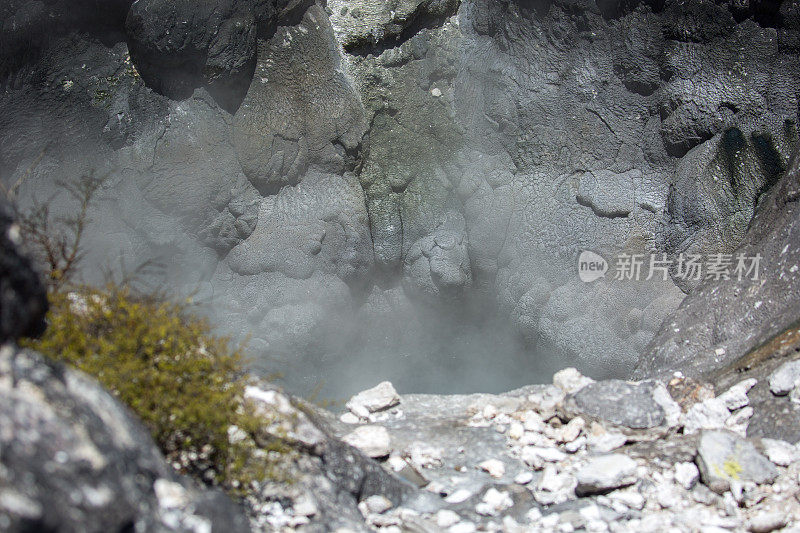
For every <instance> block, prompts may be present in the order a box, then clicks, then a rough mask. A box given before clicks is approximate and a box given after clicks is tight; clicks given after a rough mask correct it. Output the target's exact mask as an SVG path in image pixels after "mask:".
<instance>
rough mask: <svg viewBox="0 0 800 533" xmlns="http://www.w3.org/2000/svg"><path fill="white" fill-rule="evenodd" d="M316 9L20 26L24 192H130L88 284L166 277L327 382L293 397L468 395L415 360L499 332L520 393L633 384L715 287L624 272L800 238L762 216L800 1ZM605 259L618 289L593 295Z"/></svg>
mask: <svg viewBox="0 0 800 533" xmlns="http://www.w3.org/2000/svg"><path fill="white" fill-rule="evenodd" d="M101 4H102V5H101ZM322 4H323V3H322V2H320V3H319V4H317V3H314V2H312V1H311V0H308V1H305V0H292V1H288V0H246V1H237V2H233V1H229V0H203V1H199V2H188V1H185V0H181V1H167V0H139V1H138V2H135V3H131V2H129V1H125V0H120V1H115V2H103V3H99V2H95V1H93V0H92V1H88V0H87V1H86V2H81V3H80V5H78V4H75V3H74V2H66V1H55V0H54V1H48V2H23V1H21V0H13V1H9V2H5V3H4V5H3V6H2V7H0V10H2V12H1V14H2V16H3V20H4V21H7V24H5V25H4V32H3V37H2V39H3V42H2V44H3V45H4V46H3V48H2V52H0V56H2V57H0V62H2V69H0V78H2V79H1V80H0V81H2V84H3V86H4V87H7V88H8V90H7V91H5V92H3V94H2V95H0V130H2V131H3V132H4V134H3V136H2V139H0V141H1V142H0V162H1V163H0V164H1V165H2V168H1V169H0V170H2V175H3V176H4V178H3V179H4V183H7V184H11V183H17V182H18V181H20V178H21V177H23V176H29V178H30V179H28V178H26V179H24V180H21V182H20V183H21V185H20V193H21V197H22V198H23V199H25V200H26V201H28V202H30V201H31V199H32V197H33V196H35V195H36V194H39V195H40V196H42V197H44V196H45V195H50V194H52V193H54V192H57V190H58V187H57V185H56V183H57V182H58V181H59V180H60V179H63V178H72V177H75V176H80V175H81V174H82V173H85V172H88V171H90V170H92V169H94V170H97V172H100V173H106V172H108V173H110V174H111V175H112V179H110V180H109V184H108V187H107V191H106V192H107V194H106V195H105V197H104V201H103V202H102V204H101V205H98V206H96V208H95V209H94V212H93V213H92V215H93V220H95V225H96V227H97V229H94V227H92V228H90V230H89V231H88V233H87V243H89V248H90V250H91V253H90V257H88V258H87V265H93V266H94V265H101V264H104V261H107V260H108V258H109V256H110V257H113V258H116V257H118V256H121V257H123V258H125V259H126V260H128V261H127V264H131V263H135V264H138V263H140V262H142V261H144V262H148V264H149V263H154V264H158V265H163V268H161V269H160V270H159V271H157V272H152V273H151V274H150V276H149V279H148V281H149V282H152V283H153V284H154V285H159V286H160V285H166V286H170V287H175V288H176V291H178V292H180V293H182V294H195V295H197V296H198V299H199V300H203V301H204V302H205V303H206V304H207V305H208V309H209V310H210V311H209V314H211V315H213V318H215V319H217V321H218V322H219V323H221V324H224V327H225V328H226V329H227V330H228V331H229V332H230V333H232V334H233V335H234V336H236V337H241V338H244V337H246V336H247V335H248V334H252V342H251V343H250V344H251V347H252V348H253V350H254V351H256V352H258V354H259V357H257V358H256V359H257V364H258V366H259V368H262V367H264V368H266V367H269V366H270V363H274V362H275V361H288V360H291V361H295V362H296V363H297V367H298V368H303V369H306V368H320V365H319V364H318V363H320V362H321V361H324V362H325V365H326V367H325V368H326V369H325V371H321V372H319V373H317V374H316V375H314V376H308V375H303V376H300V375H295V374H299V373H300V372H299V371H298V372H296V373H289V372H287V373H286V374H287V380H288V381H289V382H290V383H291V385H293V386H294V387H297V388H298V389H302V388H306V389H310V388H313V385H311V382H314V381H315V380H318V379H320V380H321V379H323V378H329V377H331V376H330V375H328V374H329V372H328V370H329V369H330V368H329V367H336V368H335V370H336V372H334V375H336V376H337V378H338V377H339V376H347V375H350V374H353V373H354V372H353V371H354V370H356V369H357V370H358V371H359V374H365V373H371V375H370V376H369V377H368V378H364V379H365V380H372V377H373V376H376V375H378V376H379V377H380V378H381V379H385V378H390V377H392V376H391V375H385V374H383V373H382V372H383V371H384V369H390V370H391V372H392V373H393V374H396V375H397V378H398V379H396V380H395V381H396V382H397V383H398V384H402V385H403V386H406V385H407V386H408V387H410V386H413V385H414V384H416V383H420V380H419V379H417V377H416V376H418V375H424V376H426V380H425V382H426V383H427V382H431V383H434V384H442V383H445V384H447V385H449V386H454V385H453V383H461V382H464V383H467V382H469V381H473V382H474V380H452V379H449V377H448V374H447V372H444V371H443V370H442V367H443V366H444V365H441V364H439V362H440V361H439V359H446V358H447V357H446V356H447V354H444V353H443V354H442V355H441V356H437V357H429V353H428V351H427V350H425V349H419V347H418V344H417V342H418V341H420V339H423V340H422V341H421V344H423V345H425V346H431V345H435V346H437V347H439V348H440V350H439V351H441V352H446V348H447V347H450V346H453V345H454V344H455V342H454V338H455V340H458V341H461V340H463V342H464V344H465V345H469V344H470V341H474V339H470V338H469V333H465V332H464V330H466V331H469V330H470V329H471V328H470V327H464V328H462V329H459V327H458V326H462V325H464V324H469V325H470V326H471V325H482V324H485V323H486V317H487V316H491V317H492V318H493V319H495V320H497V321H498V323H501V324H510V327H509V330H510V331H509V332H508V334H505V332H504V333H503V334H502V335H500V334H499V333H498V334H497V335H498V342H492V343H491V344H493V345H494V346H497V347H498V348H501V350H500V351H501V352H502V353H503V355H502V356H499V357H500V359H501V360H502V361H503V362H504V364H507V365H510V366H515V367H516V368H526V369H530V370H529V372H530V374H529V375H528V376H521V375H520V373H519V372H508V374H509V375H510V376H511V377H510V378H506V377H504V378H503V380H504V382H505V381H508V380H510V379H514V378H516V379H517V381H516V382H515V383H514V385H513V386H521V385H522V384H524V383H527V382H531V381H533V380H534V378H535V377H540V376H541V375H542V374H549V373H550V372H551V371H552V370H555V369H556V368H560V367H562V366H566V365H573V366H577V367H579V368H580V369H581V370H583V371H584V372H591V373H592V375H593V377H596V378H601V377H618V378H624V377H628V374H629V371H630V368H631V366H632V365H634V364H635V362H636V360H637V358H638V356H639V354H640V352H641V351H642V350H644V348H645V347H646V346H647V345H648V343H649V341H650V340H651V339H652V337H653V335H654V334H655V333H656V332H657V331H659V328H660V326H661V323H662V321H663V320H664V318H665V317H667V316H669V314H670V313H671V312H672V311H674V310H675V308H676V307H677V306H678V304H679V302H680V301H681V300H682V299H683V297H684V295H685V293H684V292H683V291H690V290H693V289H695V287H696V286H697V283H696V282H695V280H684V279H682V278H680V277H679V276H678V274H677V273H676V272H675V271H674V269H673V270H671V271H669V272H665V276H662V275H660V274H658V275H655V276H650V277H651V279H650V280H649V281H645V280H642V281H639V282H636V281H633V280H627V279H626V280H623V279H615V278H616V277H617V276H616V275H615V274H616V273H617V272H615V270H617V268H616V267H617V266H618V265H617V261H616V260H617V259H618V257H617V256H618V255H619V254H622V253H624V254H629V255H639V254H641V255H643V256H644V257H643V260H644V262H645V263H647V265H645V267H649V263H648V261H647V260H648V254H650V253H653V252H655V253H657V254H668V257H669V258H671V259H675V258H677V257H679V256H680V254H681V253H683V254H685V255H686V254H692V255H694V254H703V255H709V254H715V253H723V254H731V253H733V251H734V250H735V249H737V247H738V246H740V245H741V246H744V247H746V246H748V243H750V244H752V243H755V242H756V241H757V240H758V239H757V236H756V235H755V234H754V233H753V230H752V228H754V227H756V226H763V225H764V223H762V222H758V220H759V219H760V218H762V219H763V218H765V217H766V218H768V219H770V220H773V219H775V220H777V218H776V217H783V216H784V215H778V214H777V213H778V211H781V210H773V211H774V213H773V214H769V215H760V214H759V213H760V212H762V211H765V209H762V207H764V206H766V202H767V199H768V198H774V195H773V196H770V195H772V194H773V191H774V190H775V187H776V183H777V182H778V181H779V179H780V176H781V174H782V172H783V171H784V170H785V169H786V168H787V167H788V160H789V154H790V153H791V151H792V149H793V148H794V146H795V145H796V144H797V142H798V137H797V129H796V123H797V101H798V100H797V94H796V91H795V89H794V88H795V87H796V86H797V82H798V80H800V62H799V61H798V59H797V53H796V52H797V50H798V45H797V43H798V42H800V37H798V35H799V32H800V27H798V25H797V13H796V11H797V9H796V6H794V4H790V3H789V2H783V4H782V7H781V8H780V9H777V7H776V8H775V9H773V7H772V6H773V4H772V3H770V4H769V7H765V6H767V4H766V3H764V2H750V3H740V2H727V3H722V2H711V1H708V0H689V1H688V2H686V1H677V0H667V1H664V2H638V1H633V2H622V3H620V2H607V1H592V0H590V1H588V2H578V3H576V2H574V1H573V0H555V1H552V2H544V3H536V2H533V3H531V2H520V1H517V0H498V1H493V2H485V1H482V0H480V1H479V0H461V1H457V0H396V1H391V2H386V1H382V0H358V1H348V2H344V1H332V0H331V1H329V2H327V3H325V5H324V6H323V5H322ZM775 5H776V6H777V4H775ZM71 6H72V7H73V9H72V10H70V7H71ZM100 19H102V20H104V21H105V22H103V23H102V24H100V23H99V22H98V20H100ZM53 21H59V23H58V24H56V23H54V22H53ZM28 44H30V46H29V47H28V48H29V49H30V52H26V53H21V52H22V50H23V49H26V48H25V47H26V46H27V45H28ZM709 65H713V66H714V68H711V67H709ZM717 67H719V68H717ZM75 131H80V132H81V134H80V135H75V134H74V132H75ZM75 154H81V156H80V157H76V156H75ZM29 170H31V171H30V172H28V171H29ZM791 196H792V195H791V194H788V196H786V197H787V198H788V197H791ZM770 201H773V200H770ZM780 201H781V200H778V202H779V203H780ZM791 203H792V202H789V204H791ZM787 206H788V207H787V209H788V210H791V209H792V208H791V205H788V204H787ZM757 207H758V208H757ZM767 211H768V210H767ZM781 212H783V211H781ZM754 215H755V219H753V217H754ZM781 220H783V222H780V221H778V222H776V225H775V228H778V227H779V226H781V225H783V226H785V223H784V222H786V221H787V220H788V218H781ZM751 221H752V223H751ZM748 227H749V228H751V234H752V235H751V236H749V237H748V236H746V234H747V231H748ZM765 231H766V230H765ZM776 231H778V230H777V229H776ZM785 237H786V236H785ZM775 238H776V239H777V240H781V239H783V238H784V237H778V236H776V237H775ZM786 238H789V237H786ZM743 239H744V241H742V240H743ZM776 242H777V241H776ZM781 242H783V241H781ZM787 242H788V241H787ZM776 246H777V244H776ZM790 248H791V247H790ZM588 249H591V250H594V251H595V252H597V253H599V254H600V255H601V256H603V257H604V258H605V260H606V261H607V262H608V263H609V267H610V269H609V271H607V272H606V276H605V278H600V279H597V280H595V281H594V282H592V283H583V282H581V281H580V279H579V278H578V277H577V276H576V272H575V270H576V268H575V262H576V261H575V260H576V258H577V257H578V256H579V254H580V253H581V252H582V251H584V250H588ZM791 249H793V248H791ZM791 249H790V250H789V251H787V252H786V254H785V255H784V257H790V256H791ZM741 250H747V251H748V253H749V251H750V248H741ZM781 250H782V246H781V247H780V249H778V250H777V252H778V253H779V252H780V251H781ZM770 253H772V252H770ZM762 255H764V254H763V253H762ZM134 256H135V259H131V258H133V257H134ZM766 263H767V262H766V256H765V261H764V267H765V268H767V265H766ZM772 264H774V262H773V263H772ZM786 265H787V268H791V265H789V264H788V263H786ZM87 271H89V273H92V272H94V270H93V267H87ZM650 273H651V274H652V272H650ZM640 274H641V276H640V277H642V278H645V277H647V274H648V272H647V268H644V270H643V271H642V272H641V273H640ZM771 274H772V275H773V277H774V275H779V272H778V271H775V272H772V273H771ZM764 275H765V276H766V271H765V272H764ZM664 278H666V279H664ZM787 279H789V278H783V280H782V281H781V282H780V283H784V282H785V283H789V284H791V283H792V282H791V281H787ZM698 281H699V280H698ZM768 285H769V286H770V287H772V286H773V285H774V284H772V283H770V284H768ZM734 286H735V287H738V288H739V289H742V290H745V289H749V287H750V286H749V285H748V286H747V287H745V286H744V285H742V284H734V283H731V284H728V285H726V287H728V288H727V289H725V290H729V291H732V292H735V290H739V289H735V290H734V288H733V287H734ZM785 288H786V287H782V288H780V289H776V290H777V291H780V290H784V289H785ZM697 290H698V291H700V292H702V291H703V289H702V288H701V289H697ZM709 290H710V289H709ZM771 290H772V289H766V288H761V289H759V291H761V292H759V293H758V294H757V295H755V296H753V298H750V299H748V300H747V305H752V306H755V304H756V303H757V302H759V301H762V302H763V304H762V305H761V306H760V307H759V308H758V309H756V308H755V307H753V308H752V310H753V313H754V315H753V316H754V318H755V319H756V320H758V321H760V322H761V323H766V322H769V321H770V317H771V316H772V315H771V314H770V315H769V316H766V315H767V314H769V313H773V311H772V310H770V309H773V308H775V311H774V312H775V313H777V314H780V313H786V314H789V313H790V312H792V311H793V309H791V308H790V306H791V305H792V304H784V303H778V304H777V307H775V306H773V305H772V304H770V303H768V302H770V301H771V298H772V299H774V300H775V301H776V302H778V298H777V296H775V295H774V294H772V293H770V292H769V291H771ZM765 291H766V292H765ZM775 294H778V293H777V292H776V293H775ZM693 296H696V297H700V296H699V295H693ZM751 296H752V295H751ZM789 300H790V301H794V300H793V299H789ZM687 305H688V304H687ZM737 305H744V304H742V303H741V302H740V303H739V304H737ZM778 308H780V309H778ZM687 309H688V308H687ZM720 309H730V306H723V307H721V308H720ZM720 312H722V311H720ZM685 314H686V315H687V316H688V315H691V314H692V312H691V311H687V312H686V313H685ZM699 314H702V313H701V312H700V311H698V315H699ZM420 317H423V318H420ZM442 317H445V318H442ZM452 317H456V318H455V319H454V320H455V322H456V325H455V326H456V327H448V326H451V325H452V324H450V323H449V322H448V320H450V319H451V318H452ZM687 320H691V321H692V322H694V318H691V319H687ZM773 322H774V321H773ZM719 323H720V324H729V323H731V321H729V320H727V318H725V317H720V319H719ZM375 324H380V327H376V326H375ZM677 327H678V329H681V330H682V331H684V332H685V331H687V328H686V327H683V328H681V327H680V325H679V326H677ZM728 327H731V328H737V327H740V326H727V325H726V326H723V329H724V328H728ZM377 330H382V331H377ZM712 330H713V328H712ZM669 331H671V329H669V328H667V329H665V330H664V335H665V336H666V335H668V334H669ZM720 331H721V332H722V333H724V331H723V330H720ZM707 333H708V332H706V333H702V332H697V335H698V336H703V335H707ZM728 333H730V335H731V336H738V337H740V338H745V337H746V336H747V335H748V332H746V331H730V332H728ZM728 333H724V335H723V336H727V335H728ZM739 333H741V335H739ZM520 334H521V335H520ZM712 337H713V336H712ZM520 338H522V339H523V340H524V343H520V342H518V339H520ZM712 340H713V339H703V340H702V342H700V341H699V340H698V342H693V346H697V347H698V349H700V348H699V347H701V346H702V347H703V348H702V349H703V350H705V348H707V347H709V348H711V349H712V351H714V350H716V348H718V346H716V344H717V341H714V342H713V343H712V342H711V341H712ZM665 342H666V341H665V340H664V338H663V337H662V338H661V339H660V340H659V341H658V346H662V347H664V346H666V344H665ZM473 344H474V343H473ZM710 344H714V346H710ZM706 345H709V346H706ZM653 346H656V345H653ZM725 348H726V350H728V351H727V352H726V353H727V354H728V356H730V357H734V358H735V357H738V355H741V354H740V353H739V349H738V348H736V347H735V346H733V345H731V346H725ZM654 349H655V348H652V347H651V349H650V350H649V351H653V350H654ZM663 350H667V348H663ZM298 354H302V355H298ZM375 354H385V355H384V356H383V357H379V356H376V355H375ZM549 354H552V357H548V355H549ZM401 357H402V358H410V359H403V360H405V361H407V362H408V364H407V365H392V364H391V363H393V362H395V361H396V360H400V359H401ZM523 357H525V358H526V359H527V360H526V361H525V364H518V361H519V359H522V358H523ZM648 357H650V356H648ZM671 357H672V356H671V355H664V354H663V353H661V352H659V354H655V355H652V358H653V362H652V363H647V362H643V363H642V367H641V368H642V374H640V375H642V376H643V375H645V374H650V373H651V371H652V373H655V372H656V371H657V367H661V366H662V362H663V361H662V359H670V358H671ZM298 358H299V359H302V360H300V361H297V360H298ZM434 359H436V360H434ZM474 359H476V360H477V361H478V362H480V361H481V357H479V356H477V355H476V356H475V357H474ZM698 359H699V358H696V357H692V360H698ZM465 366H468V367H469V368H475V370H474V375H473V376H467V377H475V379H479V378H480V379H482V378H483V375H482V374H481V372H482V370H480V365H478V364H471V365H465ZM500 366H501V367H502V366H503V365H500ZM408 367H413V368H414V371H413V372H411V371H409V372H406V371H405V370H404V369H405V368H408ZM367 371H370V372H367ZM476 376H477V377H476ZM344 381H345V380H344V379H328V380H327V382H328V383H340V382H344ZM362 385H364V384H363V383H358V384H356V383H353V384H352V385H350V386H349V388H350V389H355V388H360V387H361V386H362ZM465 386H466V385H465ZM329 387H330V389H331V390H329V391H326V392H328V393H330V394H331V395H335V396H342V397H344V396H348V395H349V394H350V393H352V392H353V390H333V389H334V388H335V386H334V385H329ZM419 387H421V388H424V387H427V384H425V385H419ZM511 387H512V385H509V386H508V388H511ZM503 388H505V387H504V386H501V385H500V384H498V386H497V390H502V389H503Z"/></svg>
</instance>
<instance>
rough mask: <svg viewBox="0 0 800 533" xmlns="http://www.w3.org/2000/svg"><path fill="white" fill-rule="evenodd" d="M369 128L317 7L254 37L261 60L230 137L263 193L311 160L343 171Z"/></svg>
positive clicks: (294, 177) (295, 176)
mask: <svg viewBox="0 0 800 533" xmlns="http://www.w3.org/2000/svg"><path fill="white" fill-rule="evenodd" d="M286 43H293V46H291V47H290V46H287V44H286ZM366 129H367V123H366V119H365V117H364V109H363V107H362V106H361V102H360V101H359V97H358V94H357V93H356V91H355V88H354V87H353V86H352V84H351V82H350V81H349V80H348V79H347V77H346V76H345V75H344V73H343V72H342V69H341V58H340V56H339V53H338V51H337V48H336V44H335V40H334V37H333V29H332V28H331V25H330V23H329V22H328V19H327V16H326V15H325V12H324V10H323V9H322V8H321V7H319V6H314V7H312V8H310V9H309V10H308V11H307V12H306V13H305V15H304V16H303V19H302V22H301V23H300V24H299V25H297V26H294V27H291V26H281V27H279V28H278V30H277V31H276V33H275V34H274V35H273V36H272V37H271V38H270V39H269V40H263V41H262V40H259V53H258V66H257V67H256V73H255V76H254V78H253V81H252V84H251V85H250V87H249V90H248V92H247V96H246V97H245V99H244V101H243V102H242V105H241V107H240V108H239V110H238V111H237V112H236V116H235V119H234V129H233V144H234V147H235V148H236V153H237V155H238V157H239V163H240V164H241V168H242V170H243V171H244V173H245V175H246V176H247V177H248V178H249V179H250V182H251V183H252V184H253V185H254V186H255V187H256V189H258V190H259V191H260V192H262V194H272V193H275V192H277V190H279V189H280V188H281V187H282V186H284V185H295V184H297V183H298V182H299V181H300V179H301V178H302V177H303V176H304V175H305V174H306V173H308V171H309V168H310V167H311V166H312V165H314V166H319V167H320V168H322V169H325V170H327V171H329V172H334V173H342V172H343V171H345V170H346V167H347V161H348V158H349V157H350V156H349V155H348V152H354V151H356V150H357V148H358V146H359V145H360V143H361V139H362V137H363V135H364V133H365V131H366Z"/></svg>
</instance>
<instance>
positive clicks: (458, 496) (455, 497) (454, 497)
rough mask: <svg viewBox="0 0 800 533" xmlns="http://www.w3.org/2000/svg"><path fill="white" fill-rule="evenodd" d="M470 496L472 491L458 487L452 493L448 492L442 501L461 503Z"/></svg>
mask: <svg viewBox="0 0 800 533" xmlns="http://www.w3.org/2000/svg"><path fill="white" fill-rule="evenodd" d="M470 498H472V493H471V492H470V491H468V490H467V489H458V490H456V491H455V492H453V493H452V494H449V495H448V496H447V497H446V498H445V499H444V501H446V502H447V503H462V502H465V501H467V500H469V499H470Z"/></svg>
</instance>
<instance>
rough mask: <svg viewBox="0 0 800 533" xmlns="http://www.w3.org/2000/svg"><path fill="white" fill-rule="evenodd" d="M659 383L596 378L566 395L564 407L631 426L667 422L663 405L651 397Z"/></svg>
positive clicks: (647, 426) (660, 424) (648, 425)
mask: <svg viewBox="0 0 800 533" xmlns="http://www.w3.org/2000/svg"><path fill="white" fill-rule="evenodd" d="M658 386H659V385H658V384H657V383H655V382H642V383H627V382H624V381H620V380H607V381H599V382H595V383H590V384H588V385H586V386H584V387H583V388H581V389H580V390H579V391H578V392H576V393H574V394H570V395H568V396H567V398H566V400H565V401H564V406H565V408H566V409H568V410H569V411H570V412H574V413H577V414H583V415H588V416H591V417H594V418H599V419H602V420H606V421H608V422H611V423H613V424H617V425H620V426H624V427H627V428H631V429H648V428H654V427H657V426H662V425H665V424H666V423H667V417H666V413H665V411H664V408H663V407H662V406H661V405H660V404H659V403H658V402H657V401H656V399H655V398H654V391H655V390H656V389H657V387H658Z"/></svg>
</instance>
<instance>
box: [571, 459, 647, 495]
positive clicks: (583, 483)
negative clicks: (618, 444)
mask: <svg viewBox="0 0 800 533" xmlns="http://www.w3.org/2000/svg"><path fill="white" fill-rule="evenodd" d="M636 473H637V465H636V461H634V460H633V459H631V458H630V457H628V456H627V455H623V454H620V453H615V454H610V455H600V456H597V457H594V458H593V459H591V460H590V461H589V463H588V464H586V465H585V466H584V467H583V468H581V469H580V470H579V471H578V474H577V480H578V486H577V488H576V493H578V494H597V493H599V492H605V491H607V490H611V489H617V488H620V487H625V486H627V485H631V484H633V483H635V482H636V479H637V476H636Z"/></svg>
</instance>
